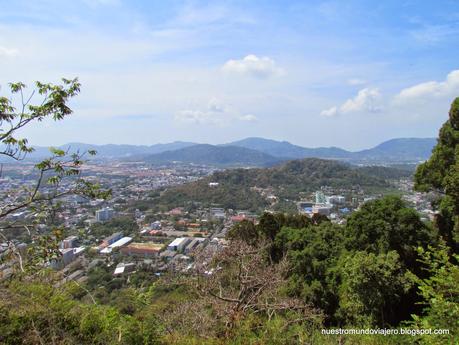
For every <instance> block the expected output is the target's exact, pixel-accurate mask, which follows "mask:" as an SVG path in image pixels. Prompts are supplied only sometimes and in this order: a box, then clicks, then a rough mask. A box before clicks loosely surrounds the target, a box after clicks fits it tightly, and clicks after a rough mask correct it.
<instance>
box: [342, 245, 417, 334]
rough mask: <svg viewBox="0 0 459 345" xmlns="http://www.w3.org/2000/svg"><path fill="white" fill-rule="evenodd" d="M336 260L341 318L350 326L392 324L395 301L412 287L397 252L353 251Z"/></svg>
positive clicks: (396, 312) (395, 314)
mask: <svg viewBox="0 0 459 345" xmlns="http://www.w3.org/2000/svg"><path fill="white" fill-rule="evenodd" d="M340 261H341V263H340V265H341V268H340V276H341V280H342V282H341V285H340V287H339V297H340V302H339V310H338V313H339V314H340V316H341V318H342V319H344V320H345V322H346V323H347V324H350V325H365V326H375V325H378V326H386V325H388V324H392V325H393V324H396V323H397V322H398V321H399V320H398V315H400V310H399V307H398V306H399V302H400V301H401V299H402V298H403V296H404V295H405V294H406V293H407V292H408V290H409V289H410V288H411V286H412V285H413V282H412V280H411V279H410V275H409V274H408V272H407V271H406V269H404V267H403V265H402V264H401V263H400V260H399V256H398V254H397V252H395V251H390V252H388V253H386V254H378V255H376V254H373V253H367V252H355V253H352V254H349V255H346V256H343V257H342V259H341V260H340Z"/></svg>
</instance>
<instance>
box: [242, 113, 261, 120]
mask: <svg viewBox="0 0 459 345" xmlns="http://www.w3.org/2000/svg"><path fill="white" fill-rule="evenodd" d="M239 120H241V121H247V122H253V121H257V120H258V118H257V117H256V116H255V115H253V114H246V115H241V116H239Z"/></svg>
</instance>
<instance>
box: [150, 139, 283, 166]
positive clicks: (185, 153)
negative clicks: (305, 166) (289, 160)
mask: <svg viewBox="0 0 459 345" xmlns="http://www.w3.org/2000/svg"><path fill="white" fill-rule="evenodd" d="M144 160H145V161H146V162H150V163H156V164H159V163H169V162H181V163H194V164H204V165H219V166H251V167H254V166H269V165H273V164H275V163H278V162H279V161H280V159H279V158H277V157H273V156H271V155H268V154H266V153H263V152H260V151H256V150H252V149H248V148H244V147H237V146H215V145H208V144H199V145H193V146H189V147H185V148H182V149H179V150H173V151H166V152H162V153H158V154H155V155H149V156H146V157H144Z"/></svg>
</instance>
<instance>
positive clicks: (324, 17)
mask: <svg viewBox="0 0 459 345" xmlns="http://www.w3.org/2000/svg"><path fill="white" fill-rule="evenodd" d="M0 6H1V8H2V10H1V13H0V68H1V71H2V73H1V75H0V85H2V87H5V86H6V84H7V83H8V82H11V81H23V82H25V83H26V84H29V85H30V86H32V82H33V81H34V80H42V81H50V82H59V79H60V78H61V77H68V78H71V77H78V78H79V80H80V81H81V83H82V92H81V95H80V96H79V97H78V99H77V100H75V101H72V102H71V106H72V108H73V109H74V114H73V115H72V116H71V117H70V118H69V119H68V120H66V121H64V122H63V123H59V124H55V123H53V122H52V121H46V122H45V123H44V125H43V126H32V127H30V128H29V129H27V130H25V131H24V132H23V133H24V135H25V136H27V137H29V138H30V142H31V143H32V144H34V145H45V146H46V145H59V144H64V143H67V142H75V141H78V142H86V143H92V144H105V143H115V144H118V143H125V144H126V143H129V144H154V143H158V142H170V141H174V140H184V141H193V142H207V143H213V144H214V143H223V142H229V141H233V140H237V139H241V138H244V137H249V136H257V137H266V138H271V139H277V140H288V141H290V142H293V143H295V144H298V145H303V146H308V147H317V146H340V147H343V148H346V149H351V150H357V149H363V148H368V147H371V146H373V145H376V144H379V143H380V142H382V141H384V140H387V139H390V138H395V137H435V136H436V134H437V132H438V129H439V127H440V125H441V124H442V123H443V122H444V121H445V120H446V119H447V116H448V108H449V105H450V103H451V101H452V99H453V97H454V96H455V95H457V93H458V91H459V66H458V63H457V56H459V44H458V43H459V26H458V18H459V17H458V15H459V12H458V8H457V2H455V1H440V2H426V1H422V2H419V1H403V2H400V1H384V2H379V3H374V2H362V1H347V2H338V1H336V2H333V1H308V2H305V1H282V2H276V1H254V2H245V1H209V2H205V1H167V2H166V1H121V0H98V1H72V2H63V1H54V0H48V1H33V2H31V1H14V2H10V1H4V0H1V1H0Z"/></svg>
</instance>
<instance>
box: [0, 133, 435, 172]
mask: <svg viewBox="0 0 459 345" xmlns="http://www.w3.org/2000/svg"><path fill="white" fill-rule="evenodd" d="M435 144H436V139H434V138H398V139H391V140H388V141H385V142H383V143H381V144H379V145H377V146H375V147H373V148H370V149H366V150H361V151H356V152H351V151H346V150H343V149H341V148H338V147H318V148H306V147H301V146H298V145H294V144H291V143H289V142H288V141H276V140H271V139H264V138H246V139H243V140H239V141H234V142H231V143H228V144H222V145H207V144H196V143H192V142H183V141H175V142H172V143H166V144H156V145H150V146H147V145H114V144H107V145H91V144H84V143H70V144H65V145H62V146H59V147H58V148H60V149H63V150H68V151H69V152H75V151H78V150H79V151H86V150H89V149H94V150H96V151H97V157H96V158H97V159H130V160H132V159H135V160H146V161H156V162H162V163H164V162H168V161H171V160H175V161H182V162H187V163H197V164H216V165H232V166H235V165H239V166H246V165H249V166H266V165H269V164H273V163H275V162H279V161H282V160H289V159H302V158H323V159H336V160H342V161H346V162H351V163H362V164H367V165H371V164H386V163H391V164H397V163H417V162H419V161H423V160H426V159H428V158H429V157H430V154H431V151H432V148H433V147H434V146H435ZM191 147H194V148H193V149H192V150H190V151H186V150H185V151H181V150H183V149H186V148H191ZM228 147H229V148H230V149H225V148H228ZM236 148H239V149H245V150H249V151H244V150H242V151H241V150H237V149H236ZM174 151H179V152H176V153H172V152H174ZM162 153H164V155H159V156H157V157H153V155H156V154H162ZM49 155H50V152H49V149H48V148H46V147H39V146H37V147H35V151H34V152H33V153H31V154H29V155H28V156H27V160H38V159H43V158H45V157H48V156H49ZM231 155H232V156H231ZM250 159H253V161H250ZM8 160H9V159H8V158H5V157H0V161H4V162H5V161H8Z"/></svg>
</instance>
